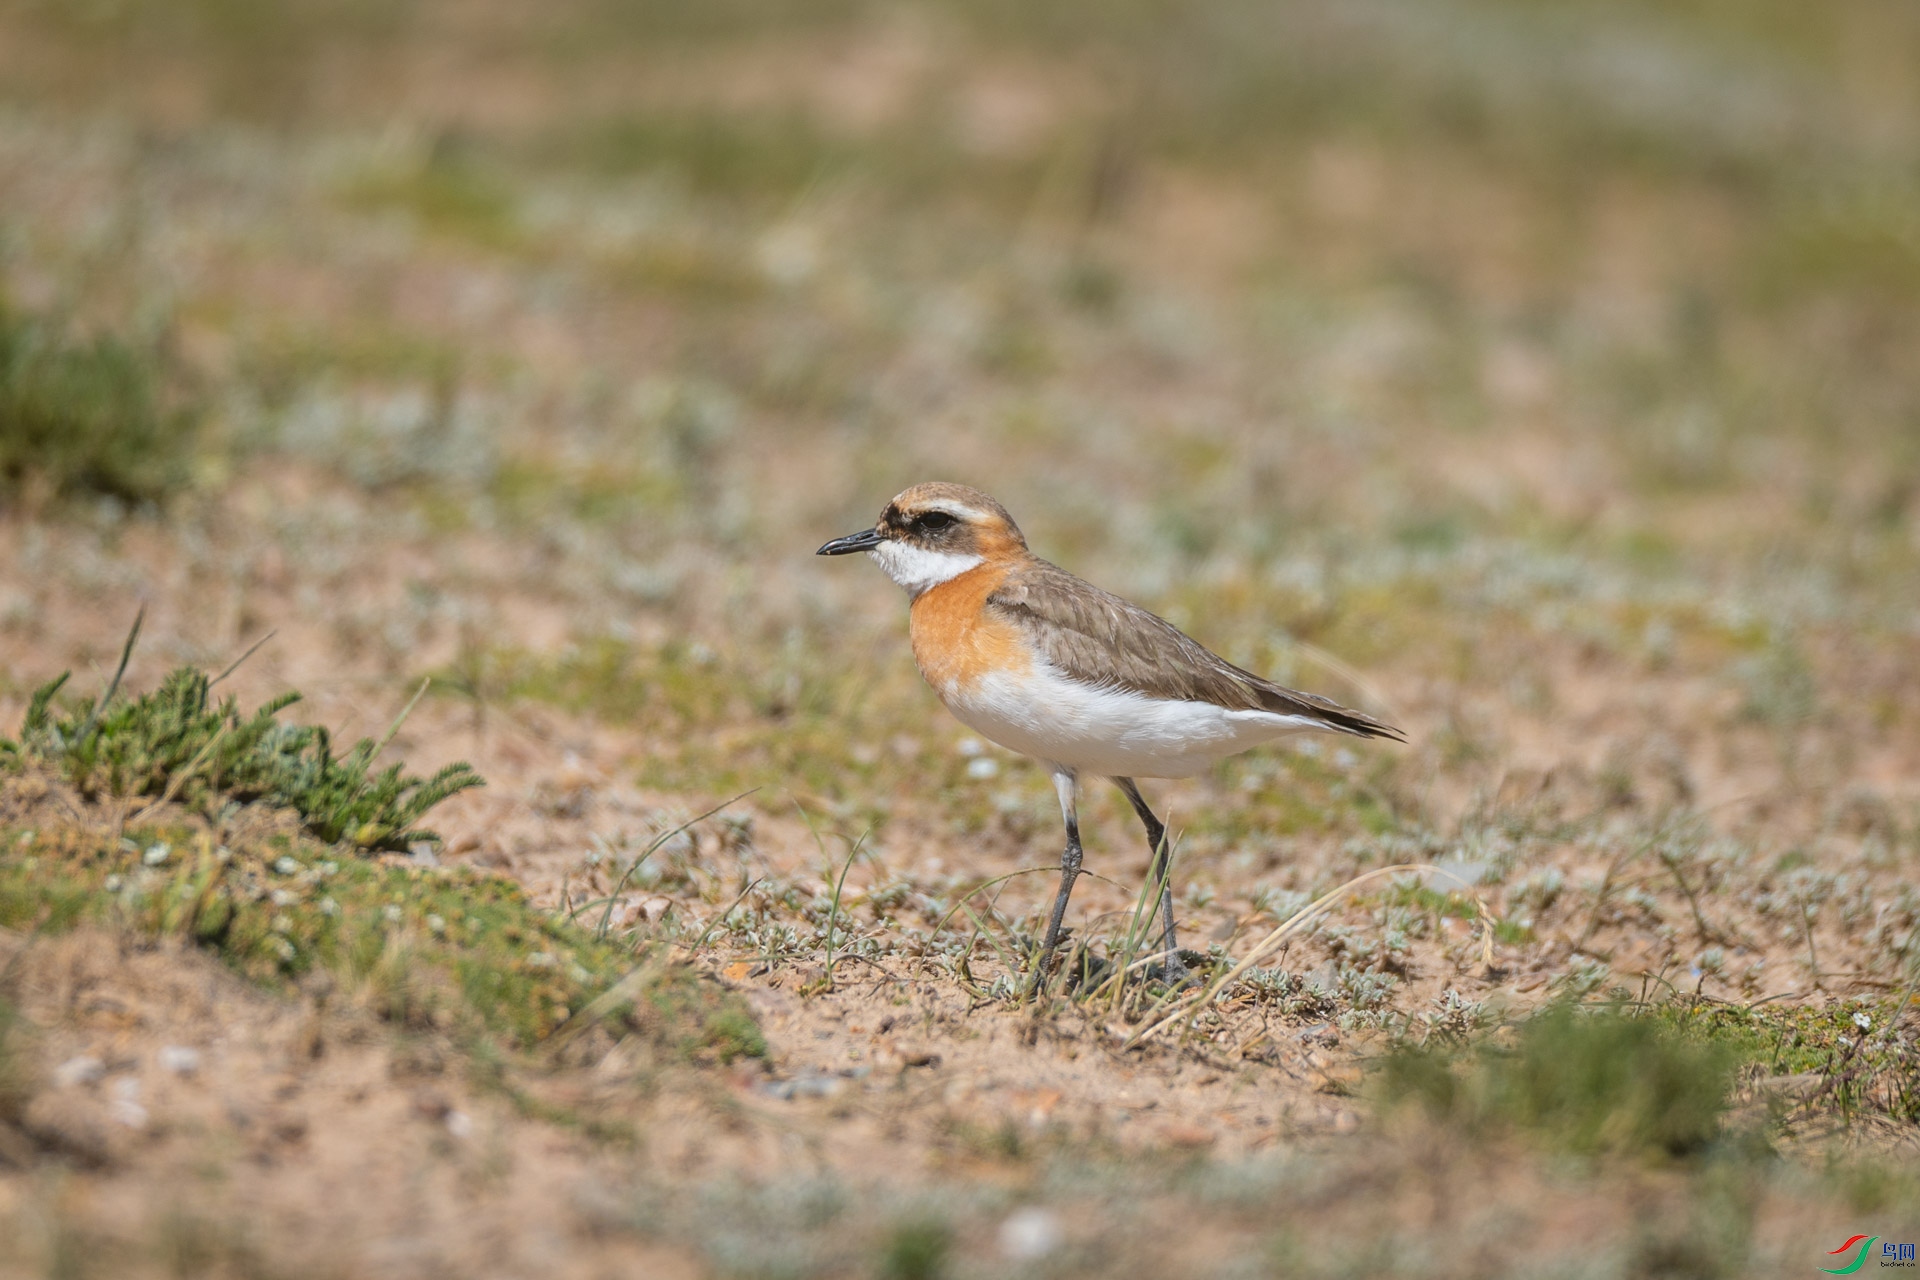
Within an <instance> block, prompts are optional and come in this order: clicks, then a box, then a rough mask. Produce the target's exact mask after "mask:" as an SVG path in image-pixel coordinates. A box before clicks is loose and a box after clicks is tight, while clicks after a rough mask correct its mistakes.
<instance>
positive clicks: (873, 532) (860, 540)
mask: <svg viewBox="0 0 1920 1280" xmlns="http://www.w3.org/2000/svg"><path fill="white" fill-rule="evenodd" d="M884 541H886V539H884V538H882V537H881V536H880V531H879V530H878V529H862V530H861V531H860V532H858V533H850V534H848V535H847V536H846V537H844V538H835V539H834V540H833V541H832V542H829V543H828V544H827V545H826V546H824V547H821V548H820V549H819V550H818V551H816V552H814V553H813V554H815V555H817V556H850V555H852V554H853V553H854V552H856V551H871V550H873V549H874V548H875V547H877V546H879V545H880V544H881V543H882V542H884Z"/></svg>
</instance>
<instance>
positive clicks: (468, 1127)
mask: <svg viewBox="0 0 1920 1280" xmlns="http://www.w3.org/2000/svg"><path fill="white" fill-rule="evenodd" d="M447 1132H448V1133H450V1134H452V1135H453V1136H454V1137H456V1138H462V1139H464V1138H471V1137H472V1136H473V1117H472V1116H470V1115H468V1114H467V1113H466V1112H464V1111H449V1112H447Z"/></svg>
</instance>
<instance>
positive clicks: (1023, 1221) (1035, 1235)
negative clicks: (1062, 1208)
mask: <svg viewBox="0 0 1920 1280" xmlns="http://www.w3.org/2000/svg"><path fill="white" fill-rule="evenodd" d="M1059 1247H1060V1219H1059V1218H1058V1217H1057V1216H1055V1215H1054V1213H1053V1212H1052V1211H1051V1210H1048V1209H1033V1208H1028V1209H1015V1210H1014V1211H1013V1212H1012V1213H1010V1214H1008V1215H1007V1220H1006V1221H1005V1222H1003V1223H1001V1224H1000V1252H1001V1253H1003V1254H1005V1255H1006V1256H1007V1258H1008V1259H1009V1260H1011V1261H1013V1262H1033V1261H1036V1260H1037V1259H1040V1258H1044V1257H1046V1256H1047V1255H1048V1254H1050V1253H1052V1252H1053V1251H1054V1250H1055V1249H1058V1248H1059Z"/></svg>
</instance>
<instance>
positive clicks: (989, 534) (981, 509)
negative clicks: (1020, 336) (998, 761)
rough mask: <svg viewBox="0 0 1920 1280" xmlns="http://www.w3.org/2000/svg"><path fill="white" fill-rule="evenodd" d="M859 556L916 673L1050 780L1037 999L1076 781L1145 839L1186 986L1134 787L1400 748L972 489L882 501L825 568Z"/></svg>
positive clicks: (937, 487)
mask: <svg viewBox="0 0 1920 1280" xmlns="http://www.w3.org/2000/svg"><path fill="white" fill-rule="evenodd" d="M856 551H864V552H866V553H867V554H868V555H870V556H872V557H873V559H874V561H875V562H876V563H878V564H879V566H880V567H881V568H882V569H883V570H885V571H886V574H887V576H888V577H890V578H892V579H893V580H894V581H895V582H896V583H898V584H899V585H900V586H901V587H904V588H905V589H906V592H907V594H908V595H909V596H910V597H911V598H912V604H911V605H910V607H909V617H910V619H911V634H912V640H913V657H914V661H915V662H917V663H918V664H919V666H920V673H921V674H922V675H923V676H925V677H926V680H927V683H928V684H930V685H932V686H933V689H934V692H935V693H937V694H939V695H940V700H941V701H942V702H944V703H945V704H946V705H947V709H948V710H949V711H951V712H953V714H954V716H955V717H956V718H957V719H958V720H959V721H960V722H961V723H962V724H965V725H967V726H968V727H970V728H972V729H973V730H975V731H976V732H978V733H980V734H981V735H982V736H984V737H987V738H990V739H992V740H993V741H994V742H997V743H999V744H1000V745H1001V746H1003V747H1006V748H1007V749H1009V750H1011V751H1017V752H1019V753H1021V754H1022V755H1027V756H1031V757H1033V758H1034V759H1036V760H1038V761H1040V762H1041V763H1042V764H1044V765H1046V766H1047V768H1048V769H1049V770H1051V771H1052V773H1053V784H1054V789H1055V790H1056V791H1057V792H1058V793H1059V797H1060V812H1061V816H1062V817H1063V818H1065V820H1066V825H1067V846H1066V850H1065V852H1064V853H1062V855H1061V858H1060V889H1059V892H1058V894H1057V895H1056V896H1055V898H1054V902H1053V912H1052V914H1051V915H1050V916H1049V917H1048V919H1047V932H1046V938H1045V940H1044V941H1043V942H1042V944H1041V951H1040V961H1039V964H1038V965H1037V966H1036V968H1035V973H1034V981H1035V984H1036V989H1037V986H1038V984H1039V983H1041V982H1043V981H1045V974H1046V971H1047V966H1048V964H1049V962H1050V961H1051V960H1052V957H1053V952H1054V948H1055V947H1056V946H1057V945H1058V943H1059V941H1060V928H1061V922H1062V920H1063V919H1064V918H1065V916H1066V911H1067V899H1068V898H1069V897H1070V896H1071V895H1072V893H1073V882H1074V880H1075V878H1076V877H1077V876H1078V875H1079V873H1080V859H1081V850H1080V824H1079V820H1078V817H1077V815H1076V803H1077V799H1078V794H1079V779H1080V776H1081V775H1082V774H1092V775H1097V776H1102V777H1108V778H1112V779H1113V780H1114V782H1115V783H1116V784H1118V786H1119V787H1120V790H1121V791H1122V792H1123V793H1124V794H1125V795H1126V797H1127V801H1128V803H1130V804H1131V805H1132V806H1133V811H1134V812H1135V813H1136V814H1138V815H1139V816H1140V822H1141V825H1142V826H1144V827H1145V828H1146V831H1147V842H1148V844H1149V845H1150V846H1151V848H1152V855H1153V863H1152V866H1153V871H1152V875H1153V880H1154V882H1156V883H1159V884H1160V885H1161V891H1160V902H1159V912H1160V915H1161V920H1162V926H1163V938H1162V941H1163V957H1164V959H1163V964H1164V968H1165V971H1166V972H1167V973H1168V975H1169V976H1172V977H1180V976H1184V970H1183V968H1182V966H1181V964H1180V959H1179V954H1180V953H1179V946H1178V941H1177V939H1176V937H1175V934H1174V923H1173V892H1172V888H1171V886H1169V885H1167V883H1166V880H1167V856H1168V850H1167V840H1166V829H1165V827H1164V826H1162V824H1161V822H1160V819H1159V818H1158V817H1156V816H1155V815H1154V812H1153V810H1152V809H1150V808H1148V807H1147V802H1146V801H1145V800H1144V799H1142V798H1141V795H1140V788H1139V787H1138V786H1136V785H1135V784H1134V779H1135V778H1142V777H1144V778H1185V777H1190V776H1192V775H1193V774H1196V773H1199V772H1200V771H1201V770H1203V769H1205V768H1207V767H1208V766H1209V765H1211V764H1213V762H1214V761H1216V760H1218V759H1220V758H1221V757H1223V756H1229V755H1232V754H1234V753H1235V752H1239V751H1245V750H1246V749H1247V748H1249V747H1253V746H1257V745H1259V744H1260V743H1263V742H1272V741H1274V740H1275V739H1277V738H1282V737H1285V736H1287V735H1289V734H1294V733H1302V732H1307V731H1312V730H1324V731H1331V732H1334V733H1346V734H1352V735H1354V736H1356V737H1361V738H1394V739H1399V740H1401V741H1404V740H1405V739H1404V738H1402V736H1401V733H1400V731H1399V730H1398V729H1395V728H1394V727H1393V726H1391V725H1388V724H1383V723H1382V722H1380V721H1378V720H1375V719H1374V718H1373V717H1371V716H1368V715H1363V714H1362V713H1360V712H1358V711H1353V710H1349V709H1348V708H1346V707H1343V706H1340V705H1339V704H1338V703H1334V702H1330V701H1328V700H1327V699H1325V698H1322V697H1319V696H1317V695H1315V694H1311V693H1301V692H1298V691H1297V690H1293V689H1285V688H1282V687H1281V686H1279V685H1277V684H1274V683H1273V682H1272V681H1270V680H1265V679H1262V678H1261V677H1259V676H1257V675H1254V674H1253V673H1252V672H1250V671H1243V670H1241V669H1240V668H1239V667H1236V666H1234V665H1233V664H1232V663H1230V662H1228V661H1227V660H1226V659H1224V658H1221V657H1219V656H1217V655H1216V654H1214V653H1211V652H1209V651H1208V650H1207V649H1206V648H1205V647H1204V646H1203V645H1201V644H1200V643H1199V642H1198V641H1196V640H1194V639H1192V638H1191V637H1189V636H1187V635H1186V634H1185V633H1183V632H1181V631H1179V630H1178V629H1176V628H1175V627H1174V626H1173V625H1172V624H1171V623H1169V622H1166V621H1164V620H1163V619H1161V618H1159V617H1156V616H1155V615H1153V614H1151V613H1148V612H1147V611H1146V610H1145V609H1142V608H1140V607H1139V606H1138V605H1136V604H1132V603H1130V602H1128V601H1126V600H1122V599H1121V598H1120V597H1119V596H1116V595H1113V594H1112V593H1110V592H1106V591H1102V590H1101V589H1100V588H1099V587H1096V586H1093V585H1092V584H1090V583H1087V582H1083V581H1081V580H1080V579H1079V578H1076V577H1074V576H1073V575H1072V574H1070V573H1068V572H1067V571H1066V570H1064V569H1061V568H1059V567H1058V566H1056V565H1052V564H1048V563H1047V562H1046V561H1045V560H1042V559H1040V558H1039V557H1038V556H1035V555H1034V554H1033V553H1032V552H1030V551H1028V550H1027V540H1026V538H1024V537H1023V536H1021V533H1020V529H1019V526H1017V525H1015V524H1014V522H1013V517H1012V516H1010V515H1008V514H1007V512H1006V508H1004V507H1002V506H1001V505H1000V504H999V503H997V502H995V501H994V500H993V499H992V498H990V497H988V496H987V495H986V494H984V493H981V492H980V491H979V490H978V489H969V488H967V487H966V486H965V485H957V484H917V485H915V486H913V487H912V488H911V489H908V490H906V491H905V492H903V493H901V494H900V495H899V496H898V497H896V498H895V499H894V500H893V501H892V502H889V503H888V504H887V508H886V510H885V511H882V512H881V513H880V519H879V520H878V521H876V522H875V523H874V526H873V528H871V529H863V530H861V531H860V532H859V533H852V534H848V535H847V536H846V537H844V538H835V539H834V540H833V541H832V542H829V543H827V544H826V545H825V546H823V547H821V548H820V550H819V551H818V553H817V554H819V555H823V556H841V555H849V554H851V553H853V552H856Z"/></svg>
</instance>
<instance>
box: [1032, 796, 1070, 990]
mask: <svg viewBox="0 0 1920 1280" xmlns="http://www.w3.org/2000/svg"><path fill="white" fill-rule="evenodd" d="M1053 787H1054V790H1055V791H1057V792H1059V793H1060V816H1061V817H1062V818H1064V819H1065V820H1066V823H1067V847H1066V848H1065V849H1064V850H1063V851H1062V852H1061V854H1060V892H1059V893H1057V894H1056V895H1054V899H1053V913H1052V914H1051V915H1049V916H1048V917H1047V937H1046V940H1045V941H1044V942H1042V943H1041V944H1040V963H1039V964H1037V965H1035V966H1034V970H1033V983H1032V985H1031V986H1030V987H1029V988H1028V990H1029V992H1030V993H1037V992H1038V991H1039V990H1040V988H1041V986H1042V985H1044V984H1045V982H1046V980H1047V966H1048V965H1049V964H1051V963H1052V962H1053V950H1054V948H1055V947H1057V946H1059V945H1060V925H1061V923H1062V922H1063V921H1064V920H1065V919H1066V916H1067V899H1068V898H1071V897H1072V896H1073V882H1074V881H1075V880H1077V879H1078V878H1079V876H1080V816H1079V811H1078V805H1077V803H1076V793H1077V786H1076V779H1075V778H1074V775H1073V774H1071V773H1067V772H1064V771H1057V772H1055V773H1054V775H1053Z"/></svg>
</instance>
